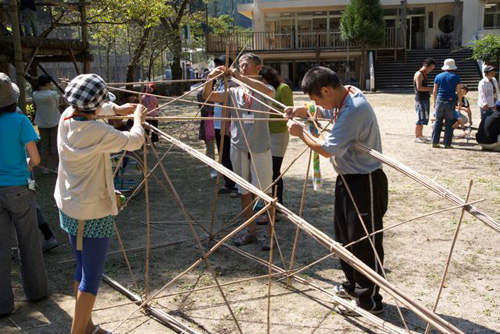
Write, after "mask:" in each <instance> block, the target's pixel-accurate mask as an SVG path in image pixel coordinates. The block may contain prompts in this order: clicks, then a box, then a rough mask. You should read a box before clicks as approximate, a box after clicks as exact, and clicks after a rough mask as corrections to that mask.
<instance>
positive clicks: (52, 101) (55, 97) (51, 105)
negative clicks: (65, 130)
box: [33, 90, 61, 128]
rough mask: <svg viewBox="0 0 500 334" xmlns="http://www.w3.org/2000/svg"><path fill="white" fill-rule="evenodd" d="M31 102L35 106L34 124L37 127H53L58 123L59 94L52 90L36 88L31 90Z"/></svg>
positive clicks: (59, 115)
mask: <svg viewBox="0 0 500 334" xmlns="http://www.w3.org/2000/svg"><path fill="white" fill-rule="evenodd" d="M33 103H34V104H35V107H36V116H35V124H36V125H37V126H38V127H39V128H53V127H56V126H57V124H58V123H59V118H61V113H60V112H59V94H57V92H55V91H53V90H37V91H34V92H33Z"/></svg>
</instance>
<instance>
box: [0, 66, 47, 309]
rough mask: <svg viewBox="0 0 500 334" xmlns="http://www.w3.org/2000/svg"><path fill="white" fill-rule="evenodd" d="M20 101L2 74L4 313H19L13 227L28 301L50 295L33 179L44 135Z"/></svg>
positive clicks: (0, 293) (0, 297)
mask: <svg viewBox="0 0 500 334" xmlns="http://www.w3.org/2000/svg"><path fill="white" fill-rule="evenodd" d="M18 97H19V88H18V87H17V86H16V85H15V84H13V83H12V82H11V81H10V78H9V77H8V76H7V75H6V74H5V73H0V157H1V159H0V315H7V314H10V313H12V312H13V310H14V294H13V292H12V285H11V280H10V271H11V265H12V263H11V262H12V259H11V245H12V228H14V230H15V233H16V236H17V244H18V247H17V248H18V251H19V259H20V266H21V276H22V284H23V289H24V294H25V295H26V298H27V299H28V300H30V301H37V300H40V299H43V298H45V297H46V296H47V274H46V271H45V264H44V261H43V255H42V246H41V244H40V239H39V237H38V228H37V225H38V223H37V216H36V204H35V192H34V188H33V186H32V184H33V182H32V180H31V179H30V171H31V169H32V168H33V167H35V166H36V165H38V164H39V163H40V155H39V154H38V150H37V148H36V142H37V141H38V135H37V134H36V132H35V129H34V128H33V126H32V125H31V122H30V121H29V119H28V118H27V117H26V116H25V115H20V114H17V113H16V106H17V99H18ZM26 153H27V154H28V156H27V157H26Z"/></svg>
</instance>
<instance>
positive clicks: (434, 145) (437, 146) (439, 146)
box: [432, 144, 441, 148]
mask: <svg viewBox="0 0 500 334" xmlns="http://www.w3.org/2000/svg"><path fill="white" fill-rule="evenodd" d="M432 147H433V148H441V145H439V144H432Z"/></svg>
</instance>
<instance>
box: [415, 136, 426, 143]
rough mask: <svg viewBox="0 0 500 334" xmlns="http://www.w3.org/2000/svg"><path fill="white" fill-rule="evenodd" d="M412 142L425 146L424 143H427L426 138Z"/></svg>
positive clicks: (418, 138) (419, 138)
mask: <svg viewBox="0 0 500 334" xmlns="http://www.w3.org/2000/svg"><path fill="white" fill-rule="evenodd" d="M413 141H414V142H415V143H420V144H425V143H427V138H425V137H417V138H415V139H414V140H413Z"/></svg>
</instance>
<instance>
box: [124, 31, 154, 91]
mask: <svg viewBox="0 0 500 334" xmlns="http://www.w3.org/2000/svg"><path fill="white" fill-rule="evenodd" d="M150 32H151V28H145V29H144V30H143V32H142V37H141V39H140V40H139V43H138V44H137V47H136V48H135V50H134V56H133V57H132V60H130V62H129V63H128V66H127V82H133V81H134V74H135V71H136V69H137V65H138V64H139V61H140V60H141V57H142V54H143V53H144V49H145V48H146V44H147V43H148V38H149V33H150ZM127 89H132V87H131V86H130V85H128V86H127Z"/></svg>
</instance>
